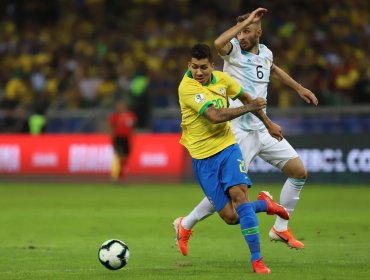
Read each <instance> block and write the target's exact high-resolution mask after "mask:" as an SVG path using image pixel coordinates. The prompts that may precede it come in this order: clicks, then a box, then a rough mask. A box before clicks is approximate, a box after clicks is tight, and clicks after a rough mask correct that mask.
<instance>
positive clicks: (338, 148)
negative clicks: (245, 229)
mask: <svg viewBox="0 0 370 280" xmlns="http://www.w3.org/2000/svg"><path fill="white" fill-rule="evenodd" d="M287 140H288V141H289V142H290V143H291V144H292V146H293V147H294V148H295V149H296V150H297V152H298V154H299V155H300V157H301V159H302V161H303V163H304V165H305V167H306V169H307V171H308V174H309V177H308V180H309V182H311V183H343V184H345V183H351V184H352V183H356V184H369V183H370V134H369V133H363V134H328V135H322V134H317V135H315V134H311V135H306V136H304V135H301V136H289V137H287ZM249 173H250V175H251V177H252V179H253V181H255V182H256V183H257V182H261V181H265V182H266V181H267V182H276V181H278V182H282V180H284V178H285V176H284V175H282V174H281V173H280V172H279V170H277V169H276V168H275V167H272V166H271V165H269V164H268V163H266V162H264V161H263V160H262V159H260V158H256V159H255V160H254V161H253V162H252V164H251V165H250V168H249Z"/></svg>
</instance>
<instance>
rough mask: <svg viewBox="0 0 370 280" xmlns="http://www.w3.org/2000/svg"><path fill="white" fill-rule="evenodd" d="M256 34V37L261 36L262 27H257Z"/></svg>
mask: <svg viewBox="0 0 370 280" xmlns="http://www.w3.org/2000/svg"><path fill="white" fill-rule="evenodd" d="M257 35H258V37H261V36H262V29H261V28H258V29H257Z"/></svg>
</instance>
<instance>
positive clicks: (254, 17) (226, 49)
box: [214, 8, 267, 56]
mask: <svg viewBox="0 0 370 280" xmlns="http://www.w3.org/2000/svg"><path fill="white" fill-rule="evenodd" d="M266 12H267V9H264V8H258V9H256V10H254V11H253V12H252V13H251V14H250V15H249V17H248V18H246V19H245V20H244V21H242V22H240V23H237V24H236V25H234V26H233V27H231V28H230V29H228V30H226V31H225V32H224V33H222V34H221V35H220V36H219V37H218V38H217V39H216V40H215V42H214V44H215V47H216V49H217V51H218V53H219V54H220V55H222V56H224V55H227V54H229V53H230V51H231V49H232V44H231V43H230V40H231V39H232V38H234V37H235V36H236V35H237V34H238V33H239V32H241V31H242V30H243V29H245V28H246V27H247V26H248V25H250V24H252V23H255V22H258V21H259V20H261V18H262V16H263V15H264V14H265V13H266Z"/></svg>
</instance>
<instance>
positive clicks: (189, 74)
mask: <svg viewBox="0 0 370 280" xmlns="http://www.w3.org/2000/svg"><path fill="white" fill-rule="evenodd" d="M185 75H186V76H188V77H189V78H191V79H193V75H192V74H191V72H190V70H188V71H186V73H185ZM216 82H217V80H216V77H215V75H213V73H212V78H211V82H210V83H209V84H215V83H216ZM209 84H205V85H204V86H208V85H209Z"/></svg>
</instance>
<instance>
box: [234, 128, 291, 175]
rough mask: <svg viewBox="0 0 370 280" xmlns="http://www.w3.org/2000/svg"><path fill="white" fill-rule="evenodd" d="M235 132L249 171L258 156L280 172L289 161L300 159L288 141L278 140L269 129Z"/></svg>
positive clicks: (237, 130) (238, 130) (237, 129)
mask: <svg viewBox="0 0 370 280" xmlns="http://www.w3.org/2000/svg"><path fill="white" fill-rule="evenodd" d="M233 132H234V135H235V139H236V142H237V143H238V144H239V146H240V149H241V151H242V154H243V158H244V162H245V166H246V168H247V170H248V167H249V165H250V163H251V162H252V160H253V159H254V158H255V157H256V156H259V157H260V158H262V159H263V160H264V161H266V162H268V163H269V164H271V165H272V166H275V167H276V168H278V169H280V170H281V169H282V168H283V167H284V165H285V164H286V163H287V162H288V160H290V159H293V158H297V157H298V154H297V152H296V151H295V150H294V148H293V147H292V146H291V145H290V144H289V142H288V141H287V140H286V139H283V140H281V141H278V140H276V139H275V138H273V137H272V136H271V135H270V134H269V133H268V131H267V129H262V130H249V131H245V130H241V129H239V128H236V129H235V127H233Z"/></svg>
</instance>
